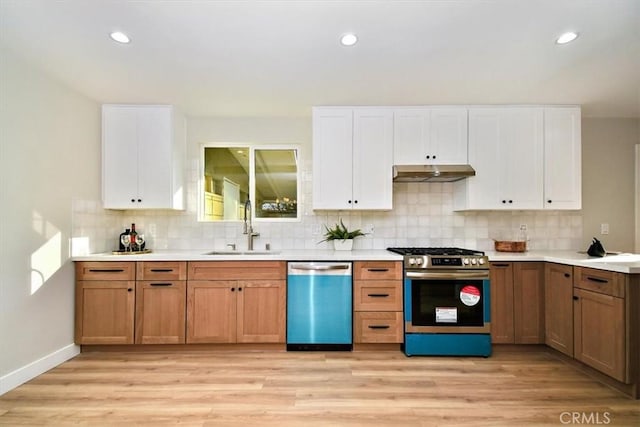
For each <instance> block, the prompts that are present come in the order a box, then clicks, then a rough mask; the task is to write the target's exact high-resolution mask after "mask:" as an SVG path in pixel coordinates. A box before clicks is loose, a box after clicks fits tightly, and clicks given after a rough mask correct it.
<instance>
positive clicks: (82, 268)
mask: <svg viewBox="0 0 640 427" xmlns="http://www.w3.org/2000/svg"><path fill="white" fill-rule="evenodd" d="M135 278H136V263H135V262H127V261H125V262H120V261H114V262H111V261H109V262H102V261H83V262H76V280H135Z"/></svg>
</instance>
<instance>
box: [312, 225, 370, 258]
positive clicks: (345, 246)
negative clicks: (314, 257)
mask: <svg viewBox="0 0 640 427" xmlns="http://www.w3.org/2000/svg"><path fill="white" fill-rule="evenodd" d="M324 229H325V233H324V239H323V240H321V241H320V242H319V243H322V242H329V241H332V242H333V248H334V249H335V250H336V251H341V250H342V251H350V250H351V249H352V248H353V239H355V238H356V237H359V236H364V235H365V234H366V233H363V232H362V231H361V230H360V229H359V228H358V229H356V230H352V231H349V230H348V229H347V227H346V226H345V225H344V222H342V219H340V222H338V223H337V224H336V225H335V226H334V227H332V228H329V227H327V226H326V225H325V226H324Z"/></svg>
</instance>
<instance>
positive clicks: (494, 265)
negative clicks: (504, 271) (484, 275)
mask: <svg viewBox="0 0 640 427" xmlns="http://www.w3.org/2000/svg"><path fill="white" fill-rule="evenodd" d="M491 265H492V266H493V267H509V264H491Z"/></svg>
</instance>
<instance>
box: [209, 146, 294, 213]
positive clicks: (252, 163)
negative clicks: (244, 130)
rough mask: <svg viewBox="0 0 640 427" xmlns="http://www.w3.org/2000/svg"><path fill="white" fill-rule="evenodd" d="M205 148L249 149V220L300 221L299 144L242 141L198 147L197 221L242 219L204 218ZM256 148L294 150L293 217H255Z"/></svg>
mask: <svg viewBox="0 0 640 427" xmlns="http://www.w3.org/2000/svg"><path fill="white" fill-rule="evenodd" d="M206 148H247V149H248V150H249V199H250V200H251V220H252V221H253V222H254V223H256V222H257V223H278V222H285V223H286V222H301V221H302V203H301V194H302V193H301V191H302V182H301V180H302V171H301V167H300V165H301V162H300V159H301V155H300V154H301V153H300V151H301V146H300V144H258V143H242V142H206V143H202V144H200V149H199V171H198V172H199V174H198V186H197V187H198V215H197V218H198V222H203V223H208V224H217V223H222V224H229V223H239V222H242V221H243V220H242V219H239V220H235V219H220V220H207V219H205V218H204V209H205V194H204V193H205V191H204V172H205V149H206ZM256 150H293V151H294V152H296V154H295V156H296V158H297V162H296V193H297V202H296V205H297V209H296V216H295V218H258V217H256V202H255V200H256V198H255V196H256V159H255V151H256Z"/></svg>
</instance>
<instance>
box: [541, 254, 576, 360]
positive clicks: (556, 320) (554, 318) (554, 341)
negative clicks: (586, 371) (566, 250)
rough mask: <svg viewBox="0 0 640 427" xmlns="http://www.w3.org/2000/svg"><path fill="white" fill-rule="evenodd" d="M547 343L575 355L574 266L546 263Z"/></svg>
mask: <svg viewBox="0 0 640 427" xmlns="http://www.w3.org/2000/svg"><path fill="white" fill-rule="evenodd" d="M544 283H545V288H544V300H545V304H544V307H545V323H544V325H545V340H544V341H545V344H547V345H548V346H549V347H552V348H555V349H556V350H558V351H560V352H562V353H564V354H566V355H567V356H571V357H573V267H572V266H570V265H561V264H552V263H546V265H545V279H544Z"/></svg>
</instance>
